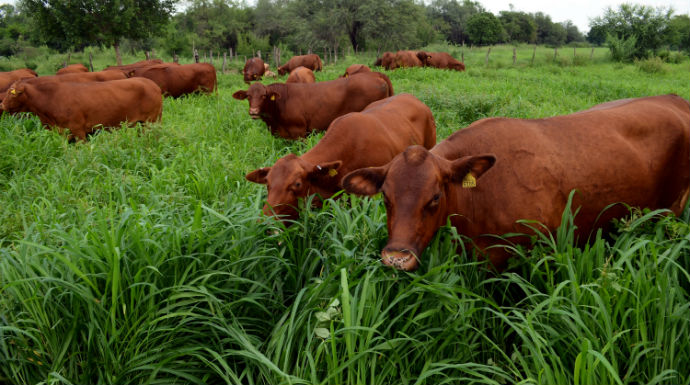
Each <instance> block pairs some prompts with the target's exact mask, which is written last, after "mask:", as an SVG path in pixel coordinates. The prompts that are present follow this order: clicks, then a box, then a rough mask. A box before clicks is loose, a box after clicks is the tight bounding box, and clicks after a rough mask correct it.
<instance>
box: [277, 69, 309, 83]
mask: <svg viewBox="0 0 690 385" xmlns="http://www.w3.org/2000/svg"><path fill="white" fill-rule="evenodd" d="M285 83H316V77H315V76H314V72H313V71H312V70H310V69H309V68H307V67H302V66H299V67H297V68H295V69H294V70H292V72H290V76H288V78H287V80H286V81H285Z"/></svg>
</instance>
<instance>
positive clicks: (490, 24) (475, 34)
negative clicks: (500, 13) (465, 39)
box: [467, 12, 505, 45]
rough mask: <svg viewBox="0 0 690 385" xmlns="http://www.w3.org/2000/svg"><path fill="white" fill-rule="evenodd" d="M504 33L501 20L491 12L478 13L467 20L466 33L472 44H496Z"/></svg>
mask: <svg viewBox="0 0 690 385" xmlns="http://www.w3.org/2000/svg"><path fill="white" fill-rule="evenodd" d="M504 33H505V31H504V30H503V26H502V25H501V21H500V20H499V19H498V18H497V17H496V16H494V14H493V13H490V12H482V13H478V14H476V15H473V16H471V17H470V18H469V20H467V35H468V36H469V39H470V42H471V43H472V44H477V45H490V44H496V43H498V42H499V41H501V38H502V36H503V34H504Z"/></svg>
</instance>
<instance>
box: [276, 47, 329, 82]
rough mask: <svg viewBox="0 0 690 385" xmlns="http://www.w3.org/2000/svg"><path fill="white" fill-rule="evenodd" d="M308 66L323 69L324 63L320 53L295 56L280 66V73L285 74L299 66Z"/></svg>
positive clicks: (314, 69)
mask: <svg viewBox="0 0 690 385" xmlns="http://www.w3.org/2000/svg"><path fill="white" fill-rule="evenodd" d="M300 66H302V67H307V68H309V69H310V70H312V71H321V68H322V67H323V63H321V58H320V57H319V55H317V54H315V53H312V54H309V55H301V56H293V57H292V58H291V59H290V60H288V62H287V63H285V64H284V65H282V66H280V67H278V75H280V76H283V75H285V74H286V73H289V72H292V70H294V69H295V68H297V67H300Z"/></svg>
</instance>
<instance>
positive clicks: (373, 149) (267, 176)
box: [246, 94, 436, 220]
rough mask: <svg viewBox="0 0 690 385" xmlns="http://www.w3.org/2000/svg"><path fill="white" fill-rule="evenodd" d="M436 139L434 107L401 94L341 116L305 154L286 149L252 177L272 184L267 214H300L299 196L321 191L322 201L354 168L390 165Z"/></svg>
mask: <svg viewBox="0 0 690 385" xmlns="http://www.w3.org/2000/svg"><path fill="white" fill-rule="evenodd" d="M435 143H436V124H435V123H434V117H433V116H432V115H431V110H430V109H429V107H427V106H426V105H424V103H422V102H420V101H419V100H418V99H417V98H415V97H414V96H412V95H410V94H400V95H396V96H392V97H390V98H386V99H383V100H379V101H376V102H374V103H371V104H370V105H368V106H367V107H366V108H365V109H364V110H363V111H362V112H351V113H349V114H347V115H343V116H341V117H339V118H337V119H336V120H334V121H333V123H331V125H330V127H329V128H328V131H326V135H324V137H323V139H321V141H319V143H317V144H316V145H315V146H314V147H313V148H312V149H311V150H309V151H307V152H306V153H305V154H304V155H302V156H297V155H294V154H290V155H286V156H284V157H282V158H280V159H278V161H277V162H276V163H275V164H274V165H273V167H264V168H260V169H258V170H255V171H252V172H250V173H249V174H247V176H246V178H247V180H249V181H250V182H254V183H260V184H265V185H267V188H268V200H267V203H266V205H265V206H264V209H263V211H264V214H266V215H272V214H275V215H276V216H278V217H279V218H280V219H282V220H295V219H297V218H298V216H299V213H298V211H297V207H298V199H302V198H305V197H307V196H309V195H311V194H319V195H320V197H319V198H317V199H315V200H314V202H315V203H316V204H320V198H329V197H331V196H333V194H335V193H336V192H337V191H339V190H341V189H342V187H341V185H340V181H341V180H342V178H343V176H344V175H346V174H347V173H349V172H350V171H353V170H356V169H359V168H363V167H372V166H381V165H384V164H386V163H388V162H389V161H390V160H391V159H393V157H395V155H397V154H399V153H400V152H401V151H403V150H404V149H405V148H407V146H410V145H413V144H420V145H423V146H424V147H425V148H431V147H432V146H433V145H434V144H435Z"/></svg>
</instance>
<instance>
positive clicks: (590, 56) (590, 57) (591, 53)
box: [589, 47, 594, 60]
mask: <svg viewBox="0 0 690 385" xmlns="http://www.w3.org/2000/svg"><path fill="white" fill-rule="evenodd" d="M592 57H594V47H592V52H590V53H589V60H592Z"/></svg>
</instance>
